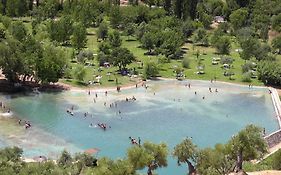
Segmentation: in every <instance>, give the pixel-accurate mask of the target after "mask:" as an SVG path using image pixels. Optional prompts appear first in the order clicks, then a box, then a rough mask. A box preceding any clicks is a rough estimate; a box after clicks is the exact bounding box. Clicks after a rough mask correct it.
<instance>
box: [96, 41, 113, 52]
mask: <svg viewBox="0 0 281 175" xmlns="http://www.w3.org/2000/svg"><path fill="white" fill-rule="evenodd" d="M98 48H99V52H102V53H104V54H106V55H109V54H110V52H111V50H110V45H109V43H108V42H105V41H103V42H101V43H100V44H99V45H98Z"/></svg>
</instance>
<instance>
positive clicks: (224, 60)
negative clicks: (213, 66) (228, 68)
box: [221, 57, 234, 64]
mask: <svg viewBox="0 0 281 175" xmlns="http://www.w3.org/2000/svg"><path fill="white" fill-rule="evenodd" d="M233 61H234V60H233V59H232V58H230V57H222V58H221V64H232V63H233Z"/></svg>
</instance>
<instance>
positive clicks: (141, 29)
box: [135, 22, 147, 40]
mask: <svg viewBox="0 0 281 175" xmlns="http://www.w3.org/2000/svg"><path fill="white" fill-rule="evenodd" d="M146 26H147V25H146V24H145V23H144V22H142V23H140V24H139V26H137V29H136V32H135V33H136V37H137V39H138V40H141V38H142V37H143V35H144V34H145V33H146Z"/></svg>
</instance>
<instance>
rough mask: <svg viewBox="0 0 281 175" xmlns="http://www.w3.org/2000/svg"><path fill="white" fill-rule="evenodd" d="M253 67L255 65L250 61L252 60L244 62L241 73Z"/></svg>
mask: <svg viewBox="0 0 281 175" xmlns="http://www.w3.org/2000/svg"><path fill="white" fill-rule="evenodd" d="M254 67H255V64H254V63H252V62H249V63H245V64H244V65H243V66H242V72H243V73H246V72H249V71H250V70H252V69H253V68H254Z"/></svg>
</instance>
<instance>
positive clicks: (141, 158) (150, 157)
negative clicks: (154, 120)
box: [127, 142, 168, 175]
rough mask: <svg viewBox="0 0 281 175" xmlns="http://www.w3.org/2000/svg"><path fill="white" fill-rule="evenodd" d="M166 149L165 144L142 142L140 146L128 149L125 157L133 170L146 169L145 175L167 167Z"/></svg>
mask: <svg viewBox="0 0 281 175" xmlns="http://www.w3.org/2000/svg"><path fill="white" fill-rule="evenodd" d="M167 155H168V147H167V145H166V144H164V143H161V144H153V143H150V142H144V144H143V145H142V146H133V147H131V148H129V149H128V151H127V156H128V160H129V162H130V163H131V164H132V165H133V167H134V169H143V168H145V167H147V168H148V170H147V175H152V171H153V170H156V169H157V168H158V167H160V168H161V167H166V166H167Z"/></svg>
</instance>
